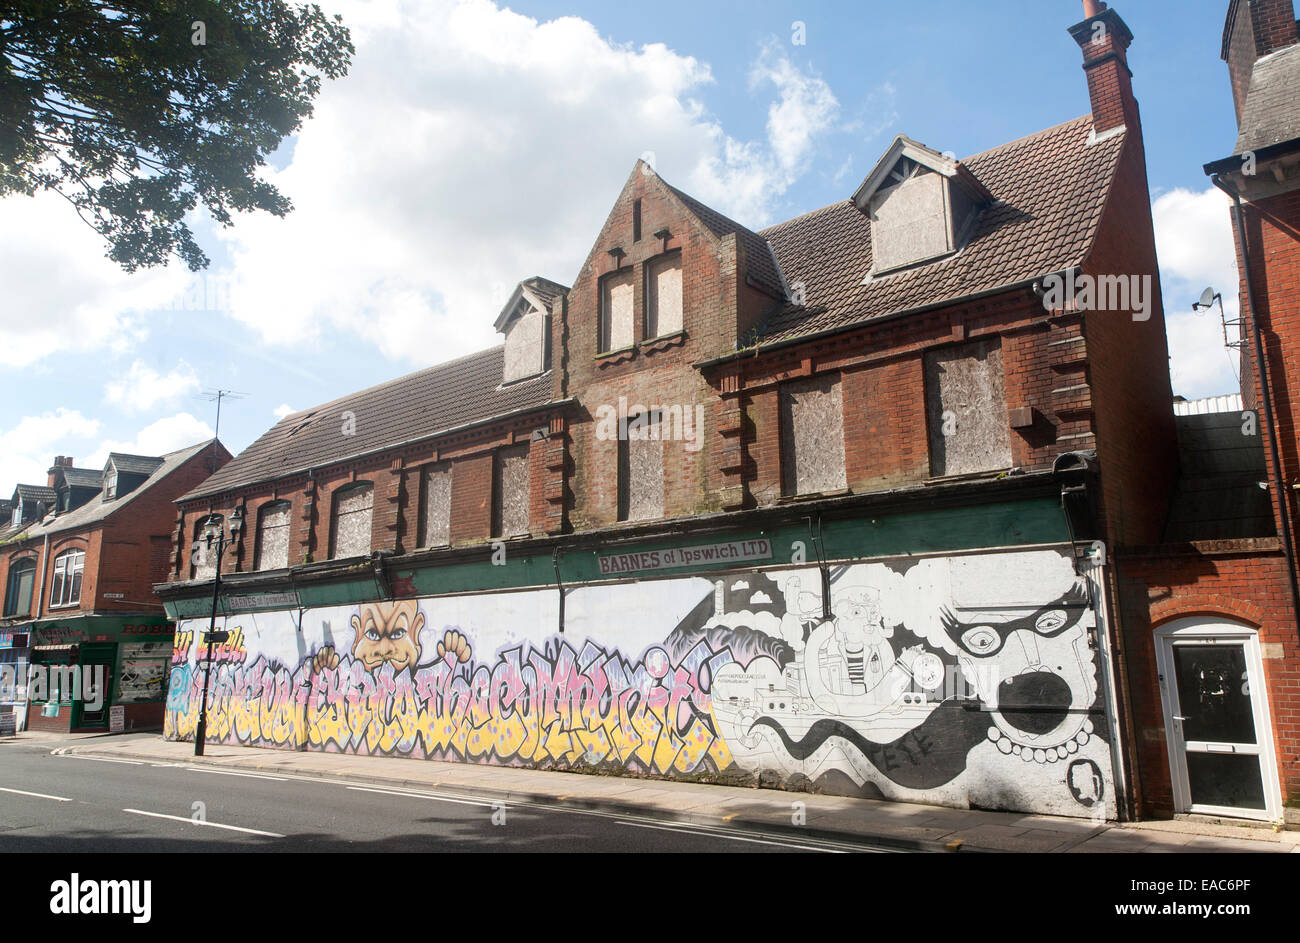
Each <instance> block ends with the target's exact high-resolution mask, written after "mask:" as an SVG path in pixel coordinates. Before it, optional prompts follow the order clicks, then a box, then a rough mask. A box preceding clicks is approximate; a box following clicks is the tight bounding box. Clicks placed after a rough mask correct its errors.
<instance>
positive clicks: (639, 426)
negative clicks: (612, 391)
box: [618, 413, 664, 521]
mask: <svg viewBox="0 0 1300 943" xmlns="http://www.w3.org/2000/svg"><path fill="white" fill-rule="evenodd" d="M659 426H660V423H659V414H658V413H644V414H642V415H640V416H634V417H631V418H630V419H629V420H628V424H627V436H626V437H623V438H620V439H619V440H618V519H619V520H620V521H650V520H655V519H656V518H660V517H663V516H664V444H663V441H662V440H661V439H660V437H659Z"/></svg>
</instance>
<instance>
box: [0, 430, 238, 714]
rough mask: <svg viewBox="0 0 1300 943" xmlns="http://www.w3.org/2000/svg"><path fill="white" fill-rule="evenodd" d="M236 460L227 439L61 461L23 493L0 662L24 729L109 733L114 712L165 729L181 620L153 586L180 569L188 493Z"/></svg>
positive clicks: (13, 508)
mask: <svg viewBox="0 0 1300 943" xmlns="http://www.w3.org/2000/svg"><path fill="white" fill-rule="evenodd" d="M229 459H230V453H229V452H227V451H226V449H225V447H224V446H222V445H221V443H220V442H218V441H216V440H211V441H208V442H202V443H199V444H197V445H193V446H190V447H188V448H184V449H180V450H178V451H175V452H170V453H168V454H166V455H159V456H144V455H128V454H125V453H119V452H114V453H112V454H110V455H109V457H108V459H107V461H106V462H105V464H104V467H103V468H102V469H90V468H78V467H76V466H75V465H73V462H72V459H71V458H69V457H66V456H62V455H61V456H58V457H57V458H55V460H54V464H53V465H52V466H51V467H50V470H49V479H48V481H47V483H46V484H45V485H41V486H35V485H18V486H17V488H16V489H15V491H14V498H13V500H12V501H11V502H10V516H9V518H8V520H7V521H6V522H5V526H4V527H0V588H2V589H3V592H4V599H3V616H2V617H0V639H2V640H3V642H4V644H3V647H0V664H4V665H6V666H13V667H12V668H11V669H10V672H9V673H7V674H6V676H5V679H4V688H5V690H4V691H3V692H0V709H7V711H6V712H7V713H9V714H11V715H15V721H16V723H15V726H16V727H17V729H20V730H21V729H23V727H24V725H25V726H26V727H29V728H32V729H43V730H96V729H107V728H108V726H109V716H110V710H111V708H113V707H114V706H120V707H122V714H123V722H124V727H125V728H126V729H131V728H136V727H145V728H148V727H157V726H160V725H161V723H162V707H163V692H164V690H165V675H166V670H167V667H168V663H169V658H168V656H169V654H170V645H169V644H168V643H169V641H170V636H171V625H170V624H169V622H168V621H167V618H166V616H165V615H164V613H163V607H162V603H161V602H160V601H159V600H158V598H157V596H155V595H154V592H153V584H154V583H156V582H158V581H159V580H160V579H162V578H165V576H166V574H167V573H168V571H169V569H170V563H169V559H170V556H171V553H172V540H171V527H172V521H173V520H174V518H175V505H174V502H175V500H176V498H177V497H179V496H180V495H181V494H184V493H185V492H186V491H188V490H189V489H191V488H193V487H194V486H195V485H196V484H198V483H199V482H201V481H203V480H204V479H205V478H207V477H208V476H209V475H211V474H212V472H213V470H214V469H216V468H219V467H220V466H221V465H222V464H223V463H225V462H226V461H229ZM19 666H22V668H21V670H20V669H19ZM28 666H30V668H36V669H40V672H39V675H40V676H39V680H38V677H37V674H33V673H32V671H31V670H30V669H29V667H28ZM60 668H61V669H63V671H62V672H57V671H55V669H60ZM69 669H75V670H76V672H77V675H78V684H77V686H75V687H74V685H73V684H72V674H71V673H70V671H69ZM101 675H102V677H103V681H102V682H101V685H102V686H101V687H100V688H98V689H95V688H93V686H92V685H91V684H89V683H87V684H85V685H84V686H82V682H83V681H84V680H87V679H89V680H93V679H95V678H96V677H99V676H101Z"/></svg>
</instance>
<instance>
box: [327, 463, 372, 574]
mask: <svg viewBox="0 0 1300 943" xmlns="http://www.w3.org/2000/svg"><path fill="white" fill-rule="evenodd" d="M374 506H375V490H374V487H373V486H372V485H371V484H370V482H368V481H366V482H358V483H357V484H355V485H348V486H346V487H344V488H340V489H339V491H338V493H337V494H336V495H335V496H334V534H333V537H332V539H331V541H330V543H331V545H332V546H333V547H334V552H333V553H332V554H330V556H331V557H332V558H334V559H336V560H337V559H341V558H343V557H357V556H362V555H363V554H367V553H369V552H370V523H371V516H372V512H373V510H374Z"/></svg>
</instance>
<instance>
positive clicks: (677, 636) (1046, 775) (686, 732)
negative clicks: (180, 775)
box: [166, 551, 1114, 816]
mask: <svg viewBox="0 0 1300 943" xmlns="http://www.w3.org/2000/svg"><path fill="white" fill-rule="evenodd" d="M829 584H830V595H829V599H824V598H823V593H822V574H821V572H820V571H819V570H817V569H816V568H797V569H789V570H768V571H762V572H747V573H735V574H730V575H726V576H722V577H717V578H713V579H705V578H700V577H677V578H670V579H661V580H654V581H645V582H640V583H626V584H618V585H595V586H583V587H577V588H572V589H570V590H568V591H567V592H566V600H565V611H566V618H565V631H564V632H563V633H562V634H561V633H559V632H558V631H557V619H558V612H557V610H558V596H557V592H556V591H555V590H535V591H527V592H511V593H499V594H491V595H482V596H462V597H447V598H420V599H415V598H407V599H399V600H395V601H380V602H371V603H363V604H360V605H356V606H342V607H335V608H328V609H307V610H302V611H297V610H295V611H285V612H271V613H256V614H247V615H238V616H230V617H229V618H228V619H226V620H225V628H226V629H228V630H229V632H230V636H229V639H228V641H227V642H225V643H223V644H222V645H220V646H216V647H215V650H214V654H213V660H212V665H211V682H210V691H209V712H208V736H209V738H210V739H212V740H213V741H220V742H226V743H238V744H244V745H250V746H266V747H276V748H282V749H298V750H303V749H310V750H323V751H328V752H342V753H356V754H368V755H391V756H405V757H412V758H431V759H441V760H456V761H468V762H484V763H497V764H506V765H517V766H530V767H539V768H549V769H586V768H597V769H610V770H616V771H619V772H624V773H628V774H634V775H651V776H666V777H675V778H684V777H685V778H697V779H716V780H720V781H726V782H762V783H763V784H765V785H766V784H770V785H779V786H784V787H787V788H796V789H809V790H813V791H823V790H824V791H835V792H843V793H848V794H853V795H864V796H874V797H887V798H894V799H905V800H915V801H925V802H935V803H942V804H947V805H956V806H962V807H965V806H978V807H982V808H996V809H1018V810H1024V811H1036V812H1050V813H1056V814H1067V815H1084V816H1092V815H1096V814H1098V811H1099V810H1100V811H1101V813H1102V814H1106V815H1113V809H1114V806H1113V792H1114V790H1113V779H1112V774H1111V763H1110V752H1109V744H1108V742H1107V724H1106V720H1105V712H1104V710H1103V697H1102V694H1103V692H1102V690H1101V682H1100V672H1099V667H1098V664H1097V652H1096V650H1095V644H1096V640H1095V638H1094V634H1095V633H1094V630H1095V628H1096V624H1097V623H1096V617H1095V613H1094V610H1095V607H1094V602H1093V601H1092V600H1091V599H1090V597H1089V588H1088V585H1087V584H1086V582H1084V581H1083V580H1082V579H1081V578H1079V577H1078V576H1077V575H1076V574H1075V572H1074V569H1073V566H1072V565H1071V563H1070V561H1069V559H1068V558H1067V557H1066V556H1064V555H1062V554H1061V553H1057V552H1055V551H1032V552H1017V553H999V554H983V555H971V556H959V557H944V558H924V559H916V558H909V559H906V560H894V561H886V562H873V563H864V564H857V565H851V566H843V567H836V568H833V569H832V570H831V572H830V574H829ZM206 628H207V626H206V620H188V621H184V622H182V623H180V624H179V625H178V626H177V631H176V643H175V650H174V654H173V664H174V668H173V671H172V674H171V682H170V688H169V692H168V698H167V712H166V735H167V736H168V737H170V738H174V739H190V738H192V737H193V734H194V730H195V727H196V726H197V722H198V707H199V699H200V696H201V691H202V684H203V669H204V667H205V664H206V662H205V659H206V657H207V652H206V647H205V646H203V645H202V644H201V642H200V641H199V640H201V638H202V635H203V631H204V630H205V629H206Z"/></svg>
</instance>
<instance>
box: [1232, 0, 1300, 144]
mask: <svg viewBox="0 0 1300 943" xmlns="http://www.w3.org/2000/svg"><path fill="white" fill-rule="evenodd" d="M1297 42H1300V27H1298V26H1297V24H1296V18H1295V5H1294V3H1293V2H1292V0H1232V2H1231V3H1229V4H1228V15H1227V18H1226V19H1225V20H1224V22H1223V46H1222V50H1221V52H1220V55H1221V56H1222V58H1223V61H1224V62H1226V63H1228V75H1229V77H1230V78H1231V80H1232V101H1233V105H1234V106H1235V107H1236V109H1237V121H1238V123H1240V121H1241V112H1242V109H1243V108H1245V106H1246V92H1247V91H1249V90H1250V73H1251V71H1252V70H1253V69H1254V67H1255V61H1256V60H1257V59H1260V58H1262V57H1263V56H1267V55H1268V54H1269V53H1272V52H1277V51H1278V50H1279V49H1285V48H1286V47H1287V46H1293V45H1295V44H1296V43H1297Z"/></svg>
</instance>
